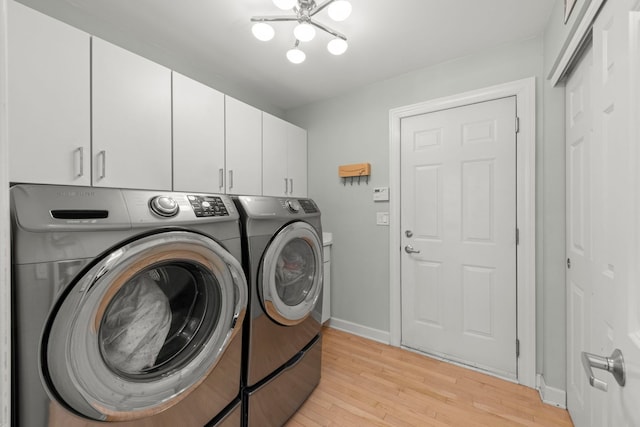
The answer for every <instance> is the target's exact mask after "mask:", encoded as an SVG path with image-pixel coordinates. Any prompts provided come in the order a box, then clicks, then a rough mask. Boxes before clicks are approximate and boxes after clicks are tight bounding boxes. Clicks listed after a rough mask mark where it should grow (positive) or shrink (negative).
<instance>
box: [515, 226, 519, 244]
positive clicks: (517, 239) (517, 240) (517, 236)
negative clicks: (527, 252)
mask: <svg viewBox="0 0 640 427" xmlns="http://www.w3.org/2000/svg"><path fill="white" fill-rule="evenodd" d="M519 244H520V229H519V228H516V246H517V245H519Z"/></svg>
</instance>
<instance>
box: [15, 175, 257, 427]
mask: <svg viewBox="0 0 640 427" xmlns="http://www.w3.org/2000/svg"><path fill="white" fill-rule="evenodd" d="M10 195H11V217H12V291H13V295H14V297H13V298H14V300H13V310H12V316H13V322H14V328H13V331H14V334H13V337H12V338H13V343H14V346H13V348H14V352H13V358H12V360H13V367H14V368H13V378H12V380H13V381H12V387H13V402H12V406H13V413H14V420H13V421H14V422H13V425H15V426H24V427H44V426H71V427H73V426H102V427H104V426H105V425H109V426H114V427H115V426H118V427H124V426H127V427H134V426H135V427H142V426H154V427H158V426H160V427H168V426H176V425H180V426H193V427H196V426H198V427H201V426H203V425H205V424H208V425H220V426H223V425H224V426H229V427H230V426H239V425H240V424H241V409H240V408H241V406H240V381H241V350H242V325H243V321H244V315H245V311H246V303H247V282H246V278H245V276H244V273H243V270H242V265H241V264H240V261H239V260H240V259H241V236H240V223H239V214H238V212H237V210H236V208H235V206H234V204H233V202H232V200H231V199H230V198H229V197H227V196H224V195H210V194H195V193H172V192H158V191H139V190H120V189H109V188H87V187H66V186H48V185H16V186H14V187H12V188H11V190H10Z"/></svg>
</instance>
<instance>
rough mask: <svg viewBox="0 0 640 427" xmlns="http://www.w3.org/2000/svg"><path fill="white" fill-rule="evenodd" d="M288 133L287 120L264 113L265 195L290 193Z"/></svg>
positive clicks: (263, 188)
mask: <svg viewBox="0 0 640 427" xmlns="http://www.w3.org/2000/svg"><path fill="white" fill-rule="evenodd" d="M287 134H288V123H287V122H285V121H284V120H281V119H279V118H277V117H275V116H272V115H271V114H268V113H262V194H263V195H265V196H287V195H289V192H290V189H289V186H290V183H289V177H288V176H287V161H288V159H287Z"/></svg>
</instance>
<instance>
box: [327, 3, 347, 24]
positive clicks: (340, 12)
mask: <svg viewBox="0 0 640 427" xmlns="http://www.w3.org/2000/svg"><path fill="white" fill-rule="evenodd" d="M349 15H351V3H349V2H348V1H347V0H336V1H334V2H333V3H331V4H330V5H329V16H330V17H331V19H333V20H334V21H344V20H345V19H347V18H348V17H349Z"/></svg>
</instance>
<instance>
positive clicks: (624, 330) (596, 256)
mask: <svg viewBox="0 0 640 427" xmlns="http://www.w3.org/2000/svg"><path fill="white" fill-rule="evenodd" d="M639 10H640V2H638V1H637V0H633V1H631V0H622V1H619V2H618V1H616V2H613V1H609V2H607V3H605V5H604V7H603V9H602V10H601V11H600V13H599V15H598V18H597V20H596V21H595V23H594V26H593V64H594V66H593V71H592V72H593V78H592V80H591V95H592V106H591V109H590V110H591V114H592V118H593V119H592V124H593V135H592V143H591V147H590V150H591V154H590V155H589V154H588V151H587V150H584V153H585V154H584V156H585V157H586V158H587V159H589V158H590V159H591V164H590V167H591V170H588V169H584V168H582V169H581V168H579V167H573V165H577V164H579V162H578V161H577V160H575V161H573V162H570V163H568V177H571V176H574V175H578V174H582V175H583V176H584V177H585V179H588V180H589V182H590V185H589V187H590V190H589V191H582V192H581V191H580V190H581V188H580V187H577V186H574V187H575V188H574V187H571V186H570V187H569V190H570V191H571V194H568V196H569V198H568V201H569V202H570V203H569V205H570V206H574V205H579V203H581V200H582V199H584V200H585V201H584V202H582V204H583V205H584V206H585V208H584V210H585V211H588V210H589V207H591V211H590V214H591V221H590V224H589V223H587V220H585V217H582V218H580V219H581V220H582V221H583V223H580V222H579V221H577V220H576V221H575V222H574V224H572V225H573V226H572V227H569V229H570V230H571V231H570V235H569V236H568V249H569V250H572V252H573V253H572V257H576V256H580V255H584V256H583V258H584V259H585V261H586V264H587V265H586V266H585V267H584V271H585V272H587V273H589V274H588V277H587V278H586V279H585V281H586V282H588V281H590V282H591V291H590V292H588V289H586V288H585V290H584V292H583V294H582V295H579V296H580V297H584V300H585V303H584V305H583V306H582V307H580V310H582V311H578V310H574V313H573V316H571V315H572V313H571V312H570V313H569V314H570V317H569V318H570V319H571V318H572V317H575V318H576V319H577V320H576V323H577V322H578V321H580V318H582V319H584V320H583V323H582V326H581V328H578V327H574V330H572V329H571V324H569V328H570V329H569V330H568V335H569V338H570V339H572V340H573V343H572V344H571V346H572V347H573V346H575V347H576V348H575V349H573V348H572V349H571V351H568V352H567V357H568V358H569V359H568V361H567V365H568V367H569V378H568V379H569V381H568V383H569V384H568V385H569V387H568V390H567V397H568V403H569V410H570V413H571V416H572V418H573V421H574V423H575V425H576V427H582V426H598V427H600V426H615V427H619V426H637V425H640V407H639V406H638V402H639V401H640V339H639V337H640V327H639V322H638V320H637V319H638V318H637V312H638V310H639V309H638V307H639V306H640V304H639V303H638V295H639V294H640V292H639V291H640V290H639V285H638V283H639V280H640V262H639V261H640V250H639V248H640V246H639V245H640V220H639V217H638V214H637V212H638V208H639V207H640V196H639V192H640V186H639V185H638V184H639V182H640V180H639V179H640V174H639V173H638V171H637V169H638V165H640V157H639V154H640V151H639V150H638V147H637V145H638V136H639V135H640V129H639V128H638V122H639V120H638V117H639V116H640V108H639V101H638V99H640V97H639V95H640V91H639V90H638V88H639V82H638V80H639V77H638V76H639V75H640V72H639V70H640V48H639V47H640V37H639V33H640V13H639ZM568 95H569V92H568ZM567 99H568V101H569V100H570V99H571V98H569V97H568V98H567ZM570 118H571V116H569V119H570ZM570 124H571V123H568V125H570ZM568 127H569V126H568ZM568 135H570V131H568ZM568 139H569V138H568ZM567 143H568V148H569V150H568V155H569V154H572V150H573V153H578V154H576V155H575V156H574V157H575V158H579V150H575V149H573V147H574V146H576V144H575V143H573V144H572V142H571V141H569V140H568V141H567ZM585 163H587V162H585ZM570 167H573V170H570ZM587 197H591V200H590V201H588V200H587ZM589 229H590V230H591V233H592V235H591V246H590V247H589V234H588V232H589ZM578 231H580V232H578ZM582 242H586V244H583V245H582V246H581V243H582ZM581 251H582V253H581ZM574 266H576V263H574V262H573V258H572V265H571V270H572V271H571V272H570V273H569V274H568V278H571V279H573V280H570V281H568V283H569V290H570V293H569V295H571V290H572V289H574V288H575V286H574V285H573V284H574V283H575V282H577V281H578V280H576V279H575V278H574V275H577V274H576V273H577V271H576V270H577V269H576V268H574ZM573 293H576V294H577V292H575V291H574V292H573ZM589 298H590V302H589V301H588V299H589ZM568 302H569V306H568V309H569V310H570V311H571V309H572V305H573V306H577V305H578V302H579V298H578V297H574V298H573V299H569V301H568ZM580 334H582V335H583V336H580ZM581 339H582V341H581ZM580 346H582V349H581V351H578V349H579V347H580ZM614 349H619V350H621V352H622V355H623V358H624V363H625V373H626V381H625V382H624V383H623V384H621V383H619V382H618V381H616V380H615V379H614V377H613V376H612V375H611V374H610V373H608V372H606V370H602V369H596V368H597V367H592V375H593V378H594V380H592V381H593V382H592V384H594V386H599V387H598V388H600V389H596V388H595V387H590V380H589V378H588V377H587V375H585V372H583V376H582V379H580V378H579V371H580V368H582V366H581V365H582V363H581V360H580V359H579V358H580V356H581V354H582V352H588V353H591V354H592V355H594V356H599V357H601V358H602V360H606V359H605V358H607V357H610V356H611V355H612V353H613V351H614ZM596 380H597V381H596ZM598 382H599V383H598ZM583 396H584V397H583ZM576 403H581V404H582V406H580V405H578V404H576Z"/></svg>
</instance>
